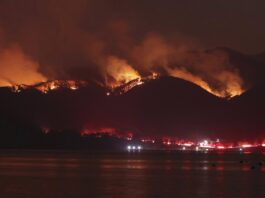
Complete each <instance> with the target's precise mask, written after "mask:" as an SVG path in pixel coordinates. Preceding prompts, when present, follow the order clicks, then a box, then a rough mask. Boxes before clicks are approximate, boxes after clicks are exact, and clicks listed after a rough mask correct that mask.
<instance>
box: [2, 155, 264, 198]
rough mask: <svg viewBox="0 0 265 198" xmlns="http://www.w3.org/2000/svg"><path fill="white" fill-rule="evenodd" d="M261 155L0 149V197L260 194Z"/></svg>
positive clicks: (231, 195)
mask: <svg viewBox="0 0 265 198" xmlns="http://www.w3.org/2000/svg"><path fill="white" fill-rule="evenodd" d="M264 159H265V155H245V154H198V153H193V154H191V153H185V154H184V153H168V152H152V153H144V152H142V153H137V154H132V153H130V154H129V153H108V154H106V153H105V154H103V153H89V152H58V151H0V197H1V198H13V197H23V198H24V197H25V198H31V197H32V198H42V197H48V198H53V197H54V198H67V197H73V198H80V197H114V198H115V197H126V198H139V197H163V198H164V197H165V198H166V197H233V198H237V197H239V198H243V197H265V163H264V164H263V165H261V164H259V162H261V161H263V160H264ZM241 160H244V162H242V161H241ZM240 161H241V162H240Z"/></svg>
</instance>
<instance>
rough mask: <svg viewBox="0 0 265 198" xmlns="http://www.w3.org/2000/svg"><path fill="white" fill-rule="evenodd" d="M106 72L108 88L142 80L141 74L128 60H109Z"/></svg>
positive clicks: (115, 58)
mask: <svg viewBox="0 0 265 198" xmlns="http://www.w3.org/2000/svg"><path fill="white" fill-rule="evenodd" d="M106 70H107V80H106V81H107V86H110V87H111V88H116V87H119V86H121V85H123V84H126V83H128V82H130V81H133V80H135V79H141V76H140V74H139V73H138V72H137V71H136V70H135V69H133V67H132V66H131V65H129V64H128V63H127V61H126V60H123V59H119V58H117V57H114V56H110V57H109V58H108V60H107V68H106ZM109 77H110V78H109Z"/></svg>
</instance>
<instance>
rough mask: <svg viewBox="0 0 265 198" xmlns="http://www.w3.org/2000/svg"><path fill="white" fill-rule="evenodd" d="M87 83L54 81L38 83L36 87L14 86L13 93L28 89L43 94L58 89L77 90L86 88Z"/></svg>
mask: <svg viewBox="0 0 265 198" xmlns="http://www.w3.org/2000/svg"><path fill="white" fill-rule="evenodd" d="M86 85H87V82H85V81H75V80H54V81H47V82H43V83H38V84H35V85H14V86H12V87H11V89H12V91H13V92H16V93H19V92H21V91H23V90H26V89H36V90H38V91H40V92H42V93H48V92H49V91H54V90H58V89H62V88H64V89H70V90H77V89H79V88H80V87H85V86H86Z"/></svg>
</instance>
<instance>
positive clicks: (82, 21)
mask: <svg viewBox="0 0 265 198" xmlns="http://www.w3.org/2000/svg"><path fill="white" fill-rule="evenodd" d="M184 4H185V3H183V2H181V3H179V5H177V4H174V3H173V4H172V3H162V2H160V3H159V1H154V2H153V4H152V5H151V4H150V2H149V1H148V2H147V1H130V0H128V1H119V0H111V1H102V0H99V1H94V0H76V1H71V0H64V1H63V0H57V1H55V0H45V1H44V0H43V1H41V0H40V1H35V0H27V1H25V0H21V1H18V0H3V1H1V2H0V42H1V45H0V47H1V51H5V50H8V48H9V46H10V45H11V44H12V43H16V45H17V46H18V48H19V49H21V51H23V53H24V54H25V56H27V57H30V59H31V61H33V62H34V63H36V64H37V65H38V66H35V67H34V68H31V67H30V66H29V68H28V69H26V70H25V69H23V67H22V68H21V69H19V68H20V67H19V66H18V68H17V70H19V71H18V72H22V70H23V72H25V75H27V76H31V75H32V73H35V72H38V74H37V76H39V77H40V79H39V81H42V80H43V79H44V78H45V77H46V78H47V79H81V80H89V81H90V80H92V81H96V82H98V83H99V84H101V85H109V83H110V82H113V81H116V82H113V83H114V84H119V83H117V81H119V80H120V77H118V76H121V75H122V74H120V72H125V71H128V72H130V71H131V72H132V73H133V75H138V74H139V75H148V74H151V73H152V72H157V73H160V74H166V75H172V76H175V77H180V78H183V79H186V80H188V81H192V82H194V83H196V84H198V85H200V86H202V87H203V88H205V89H207V90H208V91H211V92H212V93H214V94H216V95H220V96H228V95H238V94H240V93H241V92H242V91H243V89H244V82H243V80H242V79H241V77H240V75H239V72H238V71H237V69H236V68H234V67H233V65H232V64H231V63H230V62H229V58H228V55H227V54H226V53H225V52H219V51H213V52H206V51H205V50H204V47H203V46H202V45H201V44H200V43H199V42H198V41H197V40H196V39H195V38H191V37H192V36H183V35H184V33H182V34H180V33H179V32H181V31H182V28H181V27H182V25H180V24H181V23H179V26H174V28H172V25H173V24H171V23H170V21H174V20H176V21H179V19H175V18H177V15H175V14H174V10H172V8H171V7H172V6H174V7H176V8H178V6H180V7H181V6H187V5H184ZM158 5H162V7H161V8H160V7H159V6H158ZM178 9H179V8H178ZM168 12H169V13H171V14H169V13H168ZM156 14H157V15H156ZM169 19H170V20H169ZM183 22H185V19H183ZM189 23H190V21H188V20H187V24H189ZM193 25H195V24H193ZM115 62H116V63H117V65H118V66H117V65H113V63H115ZM122 63H123V64H124V67H125V69H122V68H121V67H123V65H122ZM24 65H25V64H24ZM1 67H3V68H4V67H5V69H4V70H7V69H10V71H8V73H10V74H12V72H13V70H12V68H9V67H8V66H7V65H1ZM129 67H131V68H129ZM112 68H113V69H112ZM128 68H129V69H128ZM30 69H33V71H30V72H29V73H26V71H28V70H30ZM17 70H16V71H17ZM115 72H116V73H115ZM127 76H130V77H131V74H128V75H127ZM6 79H12V78H11V77H10V76H8V77H5V78H3V77H1V82H2V83H1V85H6V84H7V82H6ZM121 81H125V82H126V81H128V79H121ZM14 82H16V83H18V82H19V83H21V82H22V83H33V82H35V80H34V81H31V82H28V81H24V80H23V79H22V80H21V79H19V80H16V81H14Z"/></svg>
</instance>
